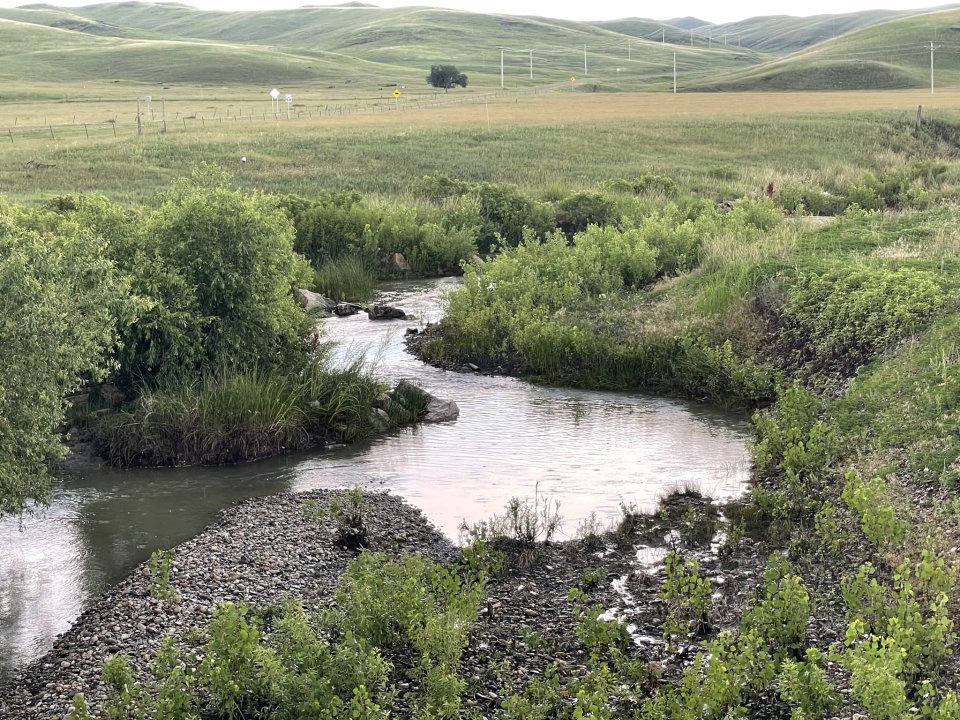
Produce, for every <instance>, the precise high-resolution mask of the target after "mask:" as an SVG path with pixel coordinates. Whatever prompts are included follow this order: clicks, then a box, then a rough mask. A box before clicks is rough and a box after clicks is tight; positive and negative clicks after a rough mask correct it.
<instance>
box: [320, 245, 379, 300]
mask: <svg viewBox="0 0 960 720" xmlns="http://www.w3.org/2000/svg"><path fill="white" fill-rule="evenodd" d="M314 288H315V289H316V291H317V292H319V293H320V294H321V295H324V296H325V297H328V298H333V299H334V300H341V301H346V302H357V303H363V302H366V301H367V300H369V299H370V298H372V297H373V293H374V291H375V290H376V288H377V276H376V274H375V273H374V271H373V270H371V269H370V267H368V265H367V263H366V262H365V261H364V260H363V258H359V257H349V256H341V257H339V258H337V259H336V260H330V261H328V262H326V263H324V264H323V265H321V266H320V268H319V269H318V270H317V274H316V280H315V281H314Z"/></svg>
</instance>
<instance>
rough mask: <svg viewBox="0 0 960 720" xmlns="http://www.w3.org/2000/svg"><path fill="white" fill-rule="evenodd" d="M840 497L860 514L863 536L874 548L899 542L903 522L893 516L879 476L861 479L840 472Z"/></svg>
mask: <svg viewBox="0 0 960 720" xmlns="http://www.w3.org/2000/svg"><path fill="white" fill-rule="evenodd" d="M844 480H845V484H844V486H843V494H842V496H841V497H842V498H843V501H844V502H845V503H846V505H847V507H848V508H850V510H851V511H853V512H854V513H856V515H857V516H858V517H859V518H860V527H861V529H862V530H863V534H864V535H866V537H867V540H869V541H870V542H872V543H873V544H874V545H875V546H876V547H878V548H887V547H890V546H895V545H899V544H901V543H902V542H903V539H904V536H905V535H906V532H907V524H906V522H904V521H903V520H901V519H900V518H899V517H897V511H896V509H895V508H894V507H893V506H892V505H890V503H889V502H888V496H887V485H886V483H885V482H884V480H883V478H881V477H873V478H870V479H869V480H864V479H863V478H861V477H860V475H858V474H857V473H856V472H854V471H852V470H849V471H847V472H846V473H845V474H844Z"/></svg>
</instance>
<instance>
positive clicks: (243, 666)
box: [197, 602, 273, 718]
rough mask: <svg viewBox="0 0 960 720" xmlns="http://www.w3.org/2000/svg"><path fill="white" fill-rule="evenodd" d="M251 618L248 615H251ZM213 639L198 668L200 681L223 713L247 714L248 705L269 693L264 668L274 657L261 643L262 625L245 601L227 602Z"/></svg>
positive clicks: (216, 621) (217, 619) (229, 715)
mask: <svg viewBox="0 0 960 720" xmlns="http://www.w3.org/2000/svg"><path fill="white" fill-rule="evenodd" d="M248 618H249V619H248ZM208 632H209V635H210V639H209V640H208V641H207V644H206V645H204V648H203V662H201V663H200V666H199V667H198V668H197V675H198V677H199V680H200V683H201V684H202V685H203V687H204V688H206V690H207V691H208V692H209V693H210V702H211V705H212V706H213V707H214V709H215V710H216V711H217V713H219V715H220V716H222V717H226V718H233V717H234V716H235V715H237V714H239V715H240V716H241V717H244V716H245V715H246V713H245V708H247V707H249V706H255V705H256V703H258V702H259V701H260V699H261V698H264V697H266V695H267V691H268V687H267V684H266V682H265V678H264V673H263V671H264V669H265V666H266V665H267V664H268V663H271V661H272V660H273V658H272V656H271V655H270V654H269V653H268V652H267V651H266V649H265V648H263V647H262V646H261V644H260V636H261V625H260V621H259V620H258V619H257V618H255V617H250V613H249V610H248V609H247V607H246V606H245V605H243V604H240V605H237V604H234V603H232V602H225V603H223V604H222V605H220V606H219V607H218V608H217V612H216V614H215V615H214V618H213V620H211V621H210V627H209V631H208Z"/></svg>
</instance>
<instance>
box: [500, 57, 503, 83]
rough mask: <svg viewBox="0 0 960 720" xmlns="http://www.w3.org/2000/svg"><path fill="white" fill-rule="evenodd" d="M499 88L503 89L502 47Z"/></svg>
mask: <svg viewBox="0 0 960 720" xmlns="http://www.w3.org/2000/svg"><path fill="white" fill-rule="evenodd" d="M500 89H501V90H503V48H500Z"/></svg>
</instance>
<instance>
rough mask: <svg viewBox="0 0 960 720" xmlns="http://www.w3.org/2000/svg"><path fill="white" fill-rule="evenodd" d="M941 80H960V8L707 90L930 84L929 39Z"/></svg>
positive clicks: (821, 48)
mask: <svg viewBox="0 0 960 720" xmlns="http://www.w3.org/2000/svg"><path fill="white" fill-rule="evenodd" d="M931 41H933V42H935V43H937V45H938V46H939V50H940V51H939V52H938V54H937V55H936V56H935V58H934V64H935V73H936V78H937V79H938V81H937V84H939V85H940V86H941V87H944V86H954V85H956V84H957V83H958V82H960V54H958V53H957V52H956V50H957V49H958V48H960V10H945V11H942V12H935V13H927V14H922V15H915V16H910V17H905V18H898V19H896V20H890V21H887V22H883V23H880V24H877V25H874V26H871V27H868V28H865V29H862V30H858V31H856V32H852V33H848V34H846V35H843V36H840V37H837V38H834V39H833V40H829V41H827V42H824V43H820V44H818V45H815V46H813V47H811V48H809V49H807V50H805V51H802V52H799V53H795V54H793V55H790V56H788V57H786V58H783V59H781V60H776V61H772V62H769V63H766V64H763V65H759V66H756V67H752V68H749V69H746V70H743V71H739V72H735V73H732V74H730V75H728V76H727V77H722V78H720V79H719V80H718V81H717V82H715V83H711V84H709V85H703V86H702V89H715V90H737V89H739V90H747V89H750V90H760V89H776V90H814V89H835V90H840V89H853V88H907V87H924V86H928V85H929V82H930V49H929V48H930V42H931Z"/></svg>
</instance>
